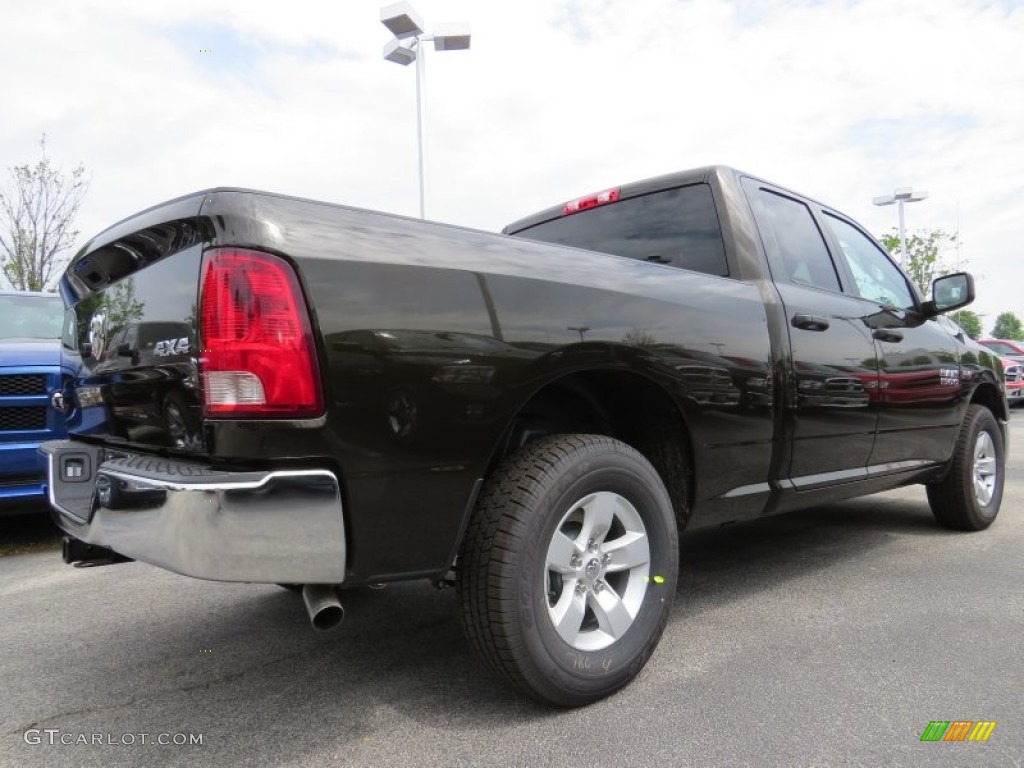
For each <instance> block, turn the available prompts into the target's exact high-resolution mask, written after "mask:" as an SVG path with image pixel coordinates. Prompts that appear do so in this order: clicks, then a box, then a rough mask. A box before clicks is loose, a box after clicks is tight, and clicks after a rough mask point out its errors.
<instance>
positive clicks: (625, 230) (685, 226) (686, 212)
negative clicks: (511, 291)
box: [515, 184, 729, 277]
mask: <svg viewBox="0 0 1024 768" xmlns="http://www.w3.org/2000/svg"><path fill="white" fill-rule="evenodd" d="M515 234H516V236H518V237H526V238H529V239H531V240H541V241H543V242H546V243H558V244H559V245H572V246H575V247H576V248H586V249H587V250H590V251H600V252H601V253H610V254H613V255H615V256H625V257H627V258H630V259H638V260H639V261H651V262H655V263H657V264H670V265H672V266H673V267H679V268H680V269H691V270H693V271H695V272H704V273H706V274H709V275H720V276H722V277H725V276H728V274H729V267H728V265H727V264H726V261H725V246H724V245H723V244H722V230H721V227H720V226H719V223H718V213H717V212H716V211H715V203H714V200H713V199H712V197H711V188H710V187H709V186H708V185H707V184H693V185H690V186H686V187H676V188H674V189H666V190H664V191H661V192H652V193H651V194H647V195H641V196H640V197H631V198H628V199H626V200H620V201H619V202H617V203H612V204H609V205H602V206H598V207H597V208H591V209H590V210H586V211H582V212H580V213H576V214H573V215H571V216H563V217H562V218H559V219H554V220H553V221H547V222H545V223H543V224H538V225H536V226H533V227H529V228H527V229H524V230H521V231H519V232H516V233H515Z"/></svg>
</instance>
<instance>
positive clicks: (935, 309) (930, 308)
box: [925, 272, 974, 316]
mask: <svg viewBox="0 0 1024 768" xmlns="http://www.w3.org/2000/svg"><path fill="white" fill-rule="evenodd" d="M972 301H974V278H973V277H971V276H970V275H969V274H967V273H966V272H954V273H953V274H952V275H944V276H943V277H940V278H939V279H938V280H936V281H935V282H934V283H932V300H931V301H929V302H928V303H927V304H926V306H925V309H926V311H927V314H929V315H931V316H935V315H941V314H942V313H944V312H951V311H952V310H954V309H960V307H966V306H967V305H968V304H970V303H971V302H972Z"/></svg>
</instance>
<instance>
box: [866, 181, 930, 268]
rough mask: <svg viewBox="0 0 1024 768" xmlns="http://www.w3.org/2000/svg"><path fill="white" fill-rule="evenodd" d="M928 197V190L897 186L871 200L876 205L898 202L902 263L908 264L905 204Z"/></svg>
mask: <svg viewBox="0 0 1024 768" xmlns="http://www.w3.org/2000/svg"><path fill="white" fill-rule="evenodd" d="M927 197H928V193H927V192H915V191H914V189H913V187H897V188H896V189H894V190H893V192H892V194H891V195H882V196H881V197H876V198H874V199H873V200H872V201H871V202H872V203H874V204H875V205H892V204H893V203H895V204H896V208H897V209H898V210H899V212H900V213H899V216H900V264H901V265H903V266H906V264H907V233H906V229H905V227H904V223H903V204H904V203H916V202H918V201H919V200H924V199H925V198H927Z"/></svg>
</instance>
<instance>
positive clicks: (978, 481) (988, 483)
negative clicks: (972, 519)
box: [974, 432, 999, 507]
mask: <svg viewBox="0 0 1024 768" xmlns="http://www.w3.org/2000/svg"><path fill="white" fill-rule="evenodd" d="M998 472H999V468H998V466H997V465H996V446H995V443H993V442H992V436H991V435H990V434H989V433H988V432H981V433H979V434H978V439H977V440H976V441H975V442H974V495H975V497H976V498H977V499H978V503H979V504H980V505H981V506H983V507H985V506H988V503H989V502H990V501H992V495H993V494H994V493H995V488H996V479H997V474H998Z"/></svg>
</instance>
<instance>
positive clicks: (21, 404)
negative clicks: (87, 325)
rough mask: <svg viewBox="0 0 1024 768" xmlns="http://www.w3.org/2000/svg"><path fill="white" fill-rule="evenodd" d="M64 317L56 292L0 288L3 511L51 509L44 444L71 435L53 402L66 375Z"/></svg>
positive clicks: (0, 508)
mask: <svg viewBox="0 0 1024 768" xmlns="http://www.w3.org/2000/svg"><path fill="white" fill-rule="evenodd" d="M63 322H64V305H63V303H62V302H61V299H60V296H58V295H57V294H55V293H25V292H0V515H2V514H4V513H11V512H24V511H27V510H29V509H31V508H33V506H35V507H38V509H39V510H41V511H42V510H45V506H44V505H43V504H41V503H40V502H43V501H44V500H45V498H46V462H45V460H44V458H43V457H42V456H41V455H40V454H39V451H38V448H39V444H40V443H42V442H43V441H45V440H52V439H53V438H57V437H64V436H65V435H66V431H65V427H64V417H63V415H62V413H61V412H60V411H58V410H57V409H55V408H54V407H53V406H52V404H51V398H52V396H53V393H54V392H57V391H58V390H59V389H60V387H61V383H62V379H63V374H62V369H61V354H60V349H61V330H62V326H63ZM68 373H69V374H70V373H71V372H70V371H68Z"/></svg>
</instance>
